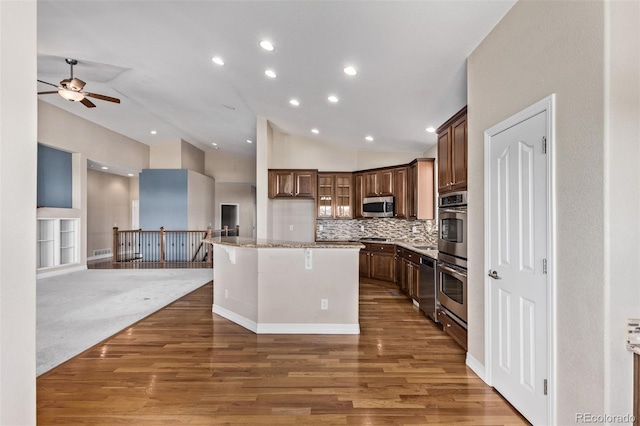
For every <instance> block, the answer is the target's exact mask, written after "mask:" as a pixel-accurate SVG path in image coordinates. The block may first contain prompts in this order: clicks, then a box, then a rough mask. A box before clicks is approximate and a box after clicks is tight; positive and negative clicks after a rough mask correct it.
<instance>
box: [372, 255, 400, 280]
mask: <svg viewBox="0 0 640 426" xmlns="http://www.w3.org/2000/svg"><path fill="white" fill-rule="evenodd" d="M371 254H372V255H371V278H374V279H376V280H382V281H390V282H393V279H394V275H395V274H394V272H395V262H394V259H393V258H394V256H393V255H392V254H386V253H385V254H381V253H376V252H373V253H371Z"/></svg>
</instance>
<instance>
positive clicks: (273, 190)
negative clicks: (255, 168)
mask: <svg viewBox="0 0 640 426" xmlns="http://www.w3.org/2000/svg"><path fill="white" fill-rule="evenodd" d="M269 197H271V198H274V197H293V172H292V171H283V170H270V171H269Z"/></svg>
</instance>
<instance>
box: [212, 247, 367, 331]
mask: <svg viewBox="0 0 640 426" xmlns="http://www.w3.org/2000/svg"><path fill="white" fill-rule="evenodd" d="M204 242H206V243H210V244H213V259H214V265H213V312H214V313H215V314H218V315H220V316H222V317H224V318H226V319H228V320H230V321H233V322H235V323H236V324H238V325H241V326H243V327H245V328H247V329H248V330H251V331H253V332H254V333H257V334H359V333H360V325H359V323H358V296H359V288H358V285H359V276H358V266H359V265H358V256H359V251H360V249H361V248H362V247H364V246H363V245H362V244H360V243H358V242H347V243H321V242H317V243H300V242H289V241H272V240H256V239H254V238H242V237H217V238H215V237H214V238H208V239H205V240H204Z"/></svg>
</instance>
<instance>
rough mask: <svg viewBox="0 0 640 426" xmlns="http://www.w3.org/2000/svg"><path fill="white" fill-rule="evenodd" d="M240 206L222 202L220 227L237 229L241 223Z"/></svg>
mask: <svg viewBox="0 0 640 426" xmlns="http://www.w3.org/2000/svg"><path fill="white" fill-rule="evenodd" d="M239 211H240V206H239V205H238V204H220V228H221V229H224V227H225V226H227V227H229V229H235V227H236V226H237V225H240V214H239Z"/></svg>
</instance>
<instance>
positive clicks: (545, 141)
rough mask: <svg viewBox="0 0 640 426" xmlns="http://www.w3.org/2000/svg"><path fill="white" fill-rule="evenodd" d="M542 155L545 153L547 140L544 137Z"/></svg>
mask: <svg viewBox="0 0 640 426" xmlns="http://www.w3.org/2000/svg"><path fill="white" fill-rule="evenodd" d="M542 153H543V154H546V153H547V138H546V136H543V137H542Z"/></svg>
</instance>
